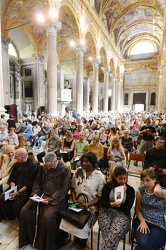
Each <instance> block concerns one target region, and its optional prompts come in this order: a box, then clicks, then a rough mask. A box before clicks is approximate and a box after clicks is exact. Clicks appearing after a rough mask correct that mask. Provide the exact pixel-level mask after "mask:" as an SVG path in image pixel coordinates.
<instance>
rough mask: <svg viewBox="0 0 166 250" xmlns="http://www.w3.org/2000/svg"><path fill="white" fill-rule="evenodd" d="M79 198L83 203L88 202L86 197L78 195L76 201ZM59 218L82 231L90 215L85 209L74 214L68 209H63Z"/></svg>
mask: <svg viewBox="0 0 166 250" xmlns="http://www.w3.org/2000/svg"><path fill="white" fill-rule="evenodd" d="M80 197H81V199H82V198H83V199H84V201H85V202H86V203H87V202H88V199H87V196H86V195H85V194H82V193H81V194H79V195H78V196H77V200H78V199H79V198H80ZM60 214H61V217H62V218H63V219H64V220H66V221H68V222H70V223H71V224H72V225H74V226H76V227H78V228H80V229H82V228H83V227H84V226H85V225H86V223H87V222H88V220H89V218H90V216H91V213H90V211H89V210H87V209H82V210H81V211H80V212H75V211H73V210H71V209H69V208H67V209H63V210H62V211H61V212H60Z"/></svg>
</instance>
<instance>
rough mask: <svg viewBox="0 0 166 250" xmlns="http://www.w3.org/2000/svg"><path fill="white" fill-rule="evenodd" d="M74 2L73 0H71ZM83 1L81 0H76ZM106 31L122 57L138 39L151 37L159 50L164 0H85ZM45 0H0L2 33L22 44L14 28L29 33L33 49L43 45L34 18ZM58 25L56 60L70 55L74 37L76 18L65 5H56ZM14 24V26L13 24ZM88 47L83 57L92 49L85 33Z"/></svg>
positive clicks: (41, 35)
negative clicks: (58, 8) (57, 7)
mask: <svg viewBox="0 0 166 250" xmlns="http://www.w3.org/2000/svg"><path fill="white" fill-rule="evenodd" d="M72 1H73V2H75V1H74V0H72ZM80 1H81V2H83V0H80ZM86 1H89V3H90V5H91V7H92V9H93V11H94V12H95V14H96V15H97V16H98V18H99V20H100V21H101V22H102V24H103V26H104V28H105V29H106V31H107V32H108V33H109V36H110V37H111V39H112V41H113V44H114V45H115V47H116V48H117V49H118V51H119V53H120V54H121V55H122V56H123V57H124V58H125V57H126V54H127V51H128V49H129V48H130V46H131V45H133V44H134V43H136V42H137V41H141V40H151V41H153V42H154V44H155V45H156V50H157V52H158V53H159V50H160V47H161V45H162V41H163V28H164V8H165V0H144V1H139V0H138V1H136V0H86ZM48 2H49V1H47V0H35V1H34V0H2V15H1V20H2V33H3V34H4V35H6V36H9V37H10V38H12V40H13V42H14V43H15V44H16V45H17V46H22V44H23V40H22V39H23V37H22V38H21V37H19V39H18V37H17V34H18V29H19V30H22V31H24V32H25V34H26V36H27V37H28V36H29V37H30V41H31V44H33V46H34V48H36V51H42V50H45V48H46V39H45V38H46V32H45V30H44V28H43V27H42V26H41V25H40V24H39V23H37V22H36V14H37V13H38V11H39V10H40V11H43V12H44V11H45V10H46V7H47V6H48ZM62 2H63V1H62ZM59 20H60V21H61V22H62V29H61V30H60V32H59V33H58V39H57V45H58V54H59V60H60V61H63V60H65V58H67V57H70V58H71V57H73V51H72V50H71V49H70V48H69V40H70V39H71V38H72V39H78V37H79V27H78V22H77V21H78V20H77V18H76V16H75V15H74V13H73V12H72V11H71V9H70V8H69V6H68V5H65V6H63V5H62V7H61V8H60V12H59ZM16 27H17V28H16ZM86 39H87V43H88V50H87V51H86V57H88V56H89V55H90V54H92V53H95V46H94V40H93V39H92V37H91V34H90V33H89V34H88V33H87V34H86Z"/></svg>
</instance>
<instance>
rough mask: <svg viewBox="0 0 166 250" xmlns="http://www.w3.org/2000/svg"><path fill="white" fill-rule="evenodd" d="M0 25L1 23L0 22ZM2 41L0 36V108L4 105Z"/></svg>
mask: <svg viewBox="0 0 166 250" xmlns="http://www.w3.org/2000/svg"><path fill="white" fill-rule="evenodd" d="M0 27H1V23H0ZM0 34H1V32H0ZM1 46H2V42H1V38H0V110H1V108H2V107H4V94H3V70H2V47H1Z"/></svg>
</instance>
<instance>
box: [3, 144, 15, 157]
mask: <svg viewBox="0 0 166 250" xmlns="http://www.w3.org/2000/svg"><path fill="white" fill-rule="evenodd" d="M15 151H16V150H15V147H14V146H13V145H7V146H6V150H5V152H6V154H7V155H8V157H9V158H10V159H14V158H15Z"/></svg>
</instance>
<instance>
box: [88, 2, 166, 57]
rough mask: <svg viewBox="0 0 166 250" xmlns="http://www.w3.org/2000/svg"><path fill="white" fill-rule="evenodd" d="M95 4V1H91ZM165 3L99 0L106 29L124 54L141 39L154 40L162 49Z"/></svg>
mask: <svg viewBox="0 0 166 250" xmlns="http://www.w3.org/2000/svg"><path fill="white" fill-rule="evenodd" d="M90 2H91V4H92V1H90ZM165 2H166V1H165V0H144V1H140V0H103V1H100V0H95V1H94V10H95V11H96V12H97V13H98V15H99V18H100V20H101V21H102V23H103V25H104V27H105V29H106V30H107V31H108V32H109V34H110V36H111V37H113V38H114V42H115V44H116V46H117V47H119V49H120V51H121V52H122V54H123V55H124V54H125V52H126V51H127V49H128V47H129V46H130V45H131V44H132V42H133V43H135V42H137V41H138V40H144V39H145V40H151V41H154V42H155V44H156V47H157V48H158V49H159V47H160V46H161V43H162V38H163V27H164V7H165Z"/></svg>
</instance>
